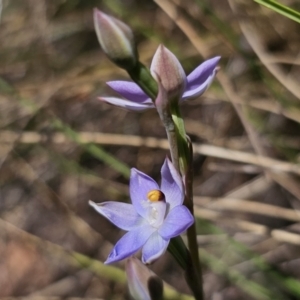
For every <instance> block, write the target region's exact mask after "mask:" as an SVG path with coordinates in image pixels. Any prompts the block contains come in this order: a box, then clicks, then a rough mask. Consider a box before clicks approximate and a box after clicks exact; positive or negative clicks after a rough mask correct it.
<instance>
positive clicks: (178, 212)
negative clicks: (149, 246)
mask: <svg viewBox="0 0 300 300" xmlns="http://www.w3.org/2000/svg"><path fill="white" fill-rule="evenodd" d="M193 223H194V218H193V216H192V214H191V213H190V211H189V210H188V209H187V208H186V207H185V206H184V205H179V206H176V207H174V208H173V209H172V210H171V211H170V212H169V213H168V215H167V217H166V219H165V221H164V223H163V225H162V226H161V227H160V229H159V230H158V233H159V234H160V235H161V236H162V237H163V238H164V239H170V238H173V237H175V236H178V235H180V234H181V233H182V232H184V231H185V230H187V229H188V228H189V227H190V226H191V225H192V224H193Z"/></svg>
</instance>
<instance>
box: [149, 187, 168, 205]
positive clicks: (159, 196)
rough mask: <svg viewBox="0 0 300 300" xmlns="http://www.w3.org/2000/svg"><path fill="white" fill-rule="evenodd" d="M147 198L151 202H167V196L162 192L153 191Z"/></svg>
mask: <svg viewBox="0 0 300 300" xmlns="http://www.w3.org/2000/svg"><path fill="white" fill-rule="evenodd" d="M147 198H148V200H149V201H151V202H157V201H164V200H165V195H164V193H163V192H162V191H160V190H151V191H150V192H149V193H148V194H147Z"/></svg>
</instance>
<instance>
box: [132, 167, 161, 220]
mask: <svg viewBox="0 0 300 300" xmlns="http://www.w3.org/2000/svg"><path fill="white" fill-rule="evenodd" d="M158 189H159V186H158V184H157V183H156V182H155V181H154V180H153V179H152V178H151V177H149V176H148V175H146V174H144V173H143V172H140V171H138V170H137V169H134V168H133V169H131V174H130V184H129V191H130V198H131V202H132V204H133V206H134V208H135V209H136V211H137V213H138V214H139V215H140V216H142V217H143V218H146V219H147V218H148V212H149V201H148V198H147V194H148V193H149V192H150V191H151V190H158Z"/></svg>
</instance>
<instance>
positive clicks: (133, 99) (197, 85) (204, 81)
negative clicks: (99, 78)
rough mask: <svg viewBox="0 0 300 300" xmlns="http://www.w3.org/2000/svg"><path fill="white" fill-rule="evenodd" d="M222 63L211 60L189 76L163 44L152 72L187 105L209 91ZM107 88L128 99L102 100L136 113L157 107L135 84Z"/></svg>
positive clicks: (153, 64)
mask: <svg viewBox="0 0 300 300" xmlns="http://www.w3.org/2000/svg"><path fill="white" fill-rule="evenodd" d="M219 60H220V57H219V56H216V57H214V58H211V59H208V60H206V61H204V62H203V63H202V64H200V65H199V66H198V67H197V68H196V69H195V70H194V71H192V72H191V73H190V74H189V75H188V76H186V75H185V72H184V70H183V68H182V66H181V64H180V62H179V61H178V59H177V58H176V56H175V55H174V54H173V53H172V52H171V51H170V50H168V49H167V48H165V47H164V46H162V45H161V46H159V47H158V49H157V51H156V53H155V55H154V57H153V60H152V63H151V68H150V71H151V73H152V76H153V77H154V78H156V75H159V77H160V79H161V82H162V85H163V87H164V88H165V89H166V91H167V92H169V93H172V92H174V90H175V91H176V92H177V93H179V95H176V96H177V98H179V101H180V102H183V101H186V100H188V99H191V98H195V97H198V96H200V95H202V94H203V93H204V92H205V91H206V90H207V88H208V87H209V86H210V84H211V83H212V81H213V79H214V77H215V75H216V72H217V64H218V62H219ZM107 85H108V86H109V87H111V88H112V89H113V90H114V91H116V92H117V93H118V94H120V95H121V96H122V97H124V98H125V99H123V98H116V97H99V100H101V101H104V102H107V103H110V104H113V105H116V106H120V107H123V108H126V109H129V110H132V111H143V110H146V109H149V108H154V107H155V105H154V103H153V101H152V100H151V99H150V97H149V96H148V95H147V94H146V93H145V92H144V91H143V90H142V89H141V88H140V87H139V86H138V85H137V84H136V83H134V82H131V81H109V82H107ZM172 96H173V95H172V94H171V97H172Z"/></svg>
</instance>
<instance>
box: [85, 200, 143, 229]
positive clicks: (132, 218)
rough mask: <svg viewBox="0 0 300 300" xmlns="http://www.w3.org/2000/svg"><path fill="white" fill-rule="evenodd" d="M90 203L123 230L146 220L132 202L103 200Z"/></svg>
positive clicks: (132, 227)
mask: <svg viewBox="0 0 300 300" xmlns="http://www.w3.org/2000/svg"><path fill="white" fill-rule="evenodd" d="M89 204H90V205H91V206H92V207H93V208H94V209H95V210H96V211H97V212H98V213H99V214H101V215H102V216H103V217H105V218H107V219H108V220H109V221H110V222H112V223H113V224H114V225H116V226H117V227H119V228H121V229H123V230H127V231H129V230H132V229H134V228H135V227H136V226H139V225H141V224H142V223H143V222H146V220H144V219H143V218H142V217H141V216H140V215H139V214H138V213H137V212H136V210H135V208H134V207H133V205H132V204H127V203H121V202H114V201H110V202H103V203H99V204H96V203H94V202H93V201H89Z"/></svg>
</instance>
